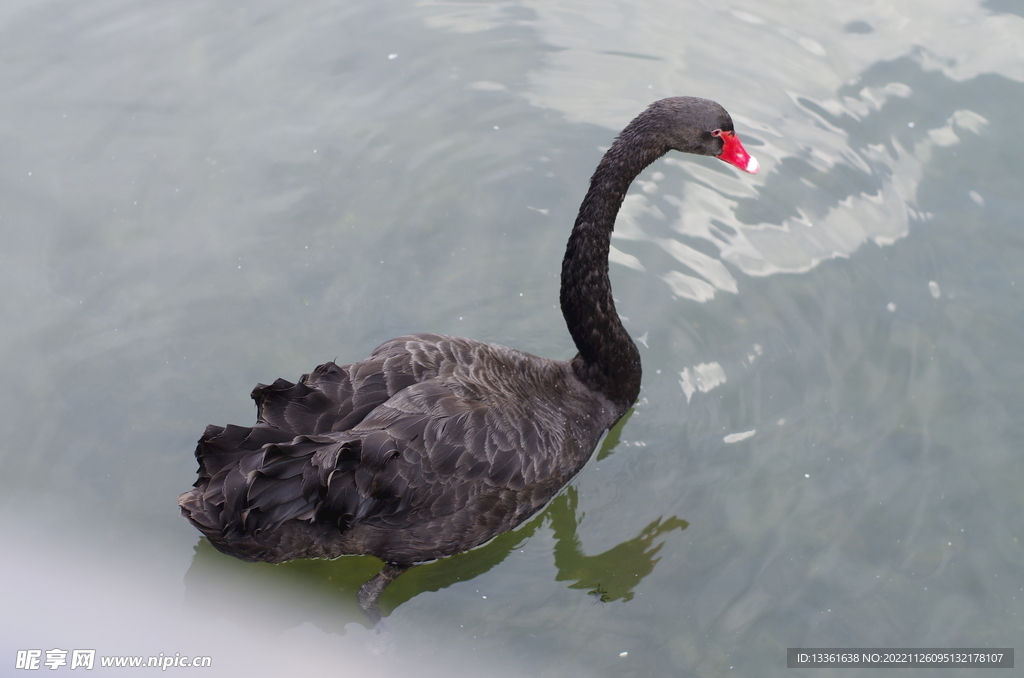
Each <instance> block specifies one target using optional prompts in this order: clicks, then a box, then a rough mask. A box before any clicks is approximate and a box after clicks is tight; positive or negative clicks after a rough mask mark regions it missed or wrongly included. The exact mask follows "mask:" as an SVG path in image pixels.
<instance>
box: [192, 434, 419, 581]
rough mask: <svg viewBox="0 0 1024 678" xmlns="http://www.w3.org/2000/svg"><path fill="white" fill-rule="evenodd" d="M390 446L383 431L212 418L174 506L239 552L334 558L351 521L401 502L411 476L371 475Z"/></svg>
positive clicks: (262, 557)
mask: <svg viewBox="0 0 1024 678" xmlns="http://www.w3.org/2000/svg"><path fill="white" fill-rule="evenodd" d="M395 454H397V448H396V445H395V443H394V441H393V440H392V439H391V438H390V436H388V435H387V434H386V433H384V432H380V431H377V432H372V433H370V434H368V435H364V438H362V439H361V438H358V437H356V436H354V435H352V434H350V433H333V434H330V435H323V436H305V435H300V436H294V437H293V436H292V434H291V433H287V432H284V431H280V430H278V429H277V428H275V427H273V426H270V425H268V424H257V425H256V426H253V427H252V428H245V427H242V426H227V427H225V428H222V427H220V426H208V427H207V428H206V431H205V433H203V437H202V438H201V439H200V440H199V444H198V445H197V447H196V459H197V460H198V461H199V479H198V480H197V481H196V483H195V486H194V487H193V489H191V490H189V491H188V492H185V493H184V494H182V495H181V496H179V497H178V506H179V507H180V509H181V514H182V516H184V517H185V518H186V519H187V520H188V521H189V522H190V523H192V524H193V525H194V526H195V527H196V528H198V529H199V531H200V532H202V533H203V534H205V535H206V536H207V538H208V539H209V540H210V542H211V543H213V545H214V546H215V547H217V549H218V550H220V551H223V552H224V553H228V554H230V555H233V556H236V557H238V558H241V559H243V560H251V561H255V560H259V561H269V562H280V561H283V560H290V559H293V558H312V557H336V556H337V555H339V553H338V552H337V549H339V548H344V547H343V546H341V545H340V543H336V542H338V540H339V539H343V538H344V537H343V533H345V532H346V530H347V529H348V528H349V527H350V526H351V525H352V524H354V523H358V522H360V521H362V520H363V519H364V518H366V517H367V516H369V515H375V514H376V513H377V512H379V511H381V510H382V509H385V508H391V509H394V508H397V507H400V506H401V503H402V502H401V500H400V499H399V497H400V496H401V493H402V490H404V488H405V487H406V486H407V482H406V481H405V480H404V479H403V478H401V477H400V476H397V475H396V474H394V473H392V474H391V476H395V477H391V476H387V474H385V476H387V477H385V476H378V475H377V473H378V472H380V471H382V470H383V469H384V467H385V466H386V465H387V462H388V461H389V460H390V459H391V458H392V457H393V456H394V455H395ZM393 470H394V469H392V471H393ZM286 523H287V524H286Z"/></svg>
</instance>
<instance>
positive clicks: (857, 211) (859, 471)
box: [0, 0, 1024, 676]
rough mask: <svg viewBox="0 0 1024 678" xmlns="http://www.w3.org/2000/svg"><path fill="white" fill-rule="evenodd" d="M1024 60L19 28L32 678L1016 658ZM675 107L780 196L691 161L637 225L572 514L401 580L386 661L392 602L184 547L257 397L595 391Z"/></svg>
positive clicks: (622, 16) (855, 14)
mask: <svg viewBox="0 0 1024 678" xmlns="http://www.w3.org/2000/svg"><path fill="white" fill-rule="evenodd" d="M1021 53H1024V16H1022V15H1021V13H1020V12H1019V11H1018V10H1016V9H1015V8H1014V7H1013V6H1012V3H1001V2H995V1H994V0H992V1H987V2H982V3H980V4H978V3H963V2H951V1H950V2H945V1H944V2H938V3H936V2H916V3H914V2H912V3H909V4H908V3H904V4H903V5H900V6H894V5H892V4H891V3H882V2H877V3H866V4H865V3H858V4H855V5H850V4H848V3H837V2H825V3H797V4H790V5H785V6H779V7H774V8H768V7H766V6H763V5H762V4H761V3H751V2H735V3H731V4H725V5H722V4H704V3H700V2H682V3H680V2H664V1H662V0H651V1H648V2H639V3H638V2H629V3H626V2H599V3H583V4H581V3H575V2H568V1H561V0H559V1H557V2H546V3H539V2H507V3H489V4H470V3H442V2H434V1H428V0H424V1H422V2H399V1H393V0H385V1H384V2H374V3H369V2H362V3H353V2H350V3H344V4H338V3H331V2H316V1H313V0H310V1H304V2H299V3H295V2H292V3H287V4H286V3H281V2H277V1H270V0H268V1H265V2H260V3H248V4H247V5H246V6H245V7H240V8H233V7H228V6H223V7H220V6H215V5H209V4H207V3H199V2H187V1H186V2H178V3H174V4H167V3H153V2H143V1H136V2H129V1H116V0H96V1H94V2H91V3H85V4H83V3H72V2H67V1H66V0H53V1H45V2H33V3H8V4H7V5H5V6H4V8H3V9H0V86H2V89H3V91H4V92H5V96H4V97H3V98H2V100H0V149H2V150H0V232H2V233H3V236H4V239H5V246H4V247H3V249H2V251H0V258H2V264H3V265H2V266H0V271H2V272H3V273H2V274H3V280H4V286H5V291H6V293H5V294H4V295H3V296H2V297H0V316H2V317H3V322H2V323H0V346H2V348H3V352H2V355H3V356H4V358H3V360H2V361H0V374H2V383H4V384H5V386H6V388H4V389H3V390H2V392H0V411H2V412H3V413H4V415H3V418H4V424H5V425H4V430H5V431H6V432H7V436H6V444H5V445H4V447H3V463H4V464H5V473H4V474H3V476H2V480H0V483H2V486H3V489H4V495H5V497H6V501H5V502H3V504H2V506H3V508H2V511H3V520H2V525H3V529H4V540H5V543H7V544H8V554H9V556H8V558H7V559H5V565H4V570H5V573H6V575H7V576H6V577H5V581H6V582H8V583H7V584H6V585H5V586H4V589H3V595H4V597H5V599H7V601H8V603H9V605H10V607H8V606H7V605H5V607H8V609H15V610H17V611H18V614H17V615H16V616H11V617H10V618H9V619H8V623H7V624H6V625H5V629H4V630H5V633H4V637H5V638H6V640H5V644H4V647H5V649H4V651H3V653H4V654H5V655H6V658H2V659H0V661H13V655H14V654H15V651H16V650H17V649H26V648H38V649H44V650H45V649H51V648H53V647H59V648H64V647H67V648H69V649H71V648H95V649H96V650H97V653H98V654H156V653H158V652H163V653H164V654H165V655H166V654H174V653H175V652H180V653H186V652H189V653H192V654H198V655H209V656H211V657H212V658H213V660H214V662H215V665H216V668H217V672H218V674H219V675H240V674H242V673H245V672H251V671H253V670H256V671H260V670H270V669H271V668H273V669H274V670H276V671H279V672H291V671H292V670H295V669H296V667H297V666H299V665H305V666H308V667H309V668H310V669H311V670H323V667H324V666H332V667H338V666H345V667H349V668H351V669H352V671H353V672H355V671H356V670H364V669H365V670H380V668H381V666H382V665H383V666H385V667H389V669H390V670H400V669H401V667H405V668H406V669H408V668H409V667H415V669H416V670H417V671H420V672H421V673H423V674H424V675H470V674H474V673H480V671H481V670H486V671H488V672H489V673H494V672H496V671H504V672H506V673H508V675H530V674H536V675H550V676H594V675H597V676H630V675H636V676H646V675H652V676H662V675H702V676H708V675H722V674H726V673H734V674H736V675H775V674H777V673H782V672H783V667H784V666H785V650H786V648H787V647H798V646H803V647H836V646H839V647H868V646H879V647H886V646H888V647H898V646H905V647H906V646H918V647H965V646H989V647H1008V646H1013V644H1014V642H1015V641H1016V639H1018V638H1020V637H1022V631H1024V628H1022V627H1024V619H1022V616H1024V547H1022V544H1021V541H1020V540H1021V538H1024V534H1022V530H1021V527H1020V526H1021V521H1020V516H1021V515H1022V513H1024V468H1022V464H1021V462H1020V448H1021V445H1020V440H1021V439H1022V434H1024V430H1022V429H1024V424H1022V422H1024V411H1022V410H1024V405H1022V403H1024V400H1022V398H1021V397H1020V384H1021V383H1022V381H1024V361H1022V360H1021V357H1020V346H1021V342H1022V339H1024V304H1022V301H1021V295H1020V293H1019V290H1018V287H1019V285H1018V283H1019V284H1020V285H1024V280H1019V278H1021V275H1020V272H1021V270H1022V265H1021V264H1022V261H1024V235H1022V231H1021V229H1020V223H1019V214H1020V213H1021V211H1022V208H1024V198H1022V196H1021V191H1020V187H1019V184H1020V180H1019V177H1020V171H1019V168H1018V165H1019V162H1020V158H1021V157H1022V156H1024V144H1022V142H1021V139H1022V138H1024V129H1022V127H1024V125H1022V122H1021V116H1020V111H1021V110H1024V62H1022V61H1021V60H1020V58H1019V55H1020V54H1021ZM680 94H691V95H697V96H704V97H708V98H713V99H716V100H718V101H719V102H721V103H722V104H723V105H724V106H726V108H728V109H729V111H730V112H731V113H732V115H733V117H734V119H735V121H736V124H737V128H738V131H739V133H740V135H741V137H742V138H743V140H744V143H745V144H746V146H747V148H748V149H749V150H750V151H751V152H752V153H753V154H754V155H756V156H757V158H758V160H759V161H760V163H761V166H762V171H761V173H760V174H758V175H757V176H756V177H751V176H749V175H742V174H741V173H739V172H737V171H734V170H733V169H732V168H730V167H728V166H726V165H725V164H723V163H720V162H718V161H716V160H714V159H709V158H694V157H689V156H681V155H678V154H676V155H673V156H668V157H666V158H665V159H663V160H661V161H659V162H658V163H657V164H655V165H654V166H652V167H651V168H649V169H648V170H647V171H645V172H644V173H643V174H642V175H641V177H640V179H639V180H638V182H637V183H636V184H635V186H634V188H633V191H632V192H631V194H630V195H629V196H628V197H627V200H626V205H625V208H624V211H623V213H622V214H621V215H620V218H619V221H618V224H617V230H616V237H615V239H614V240H613V246H614V251H613V264H612V278H613V284H614V286H615V293H616V300H617V303H618V306H619V308H620V310H621V311H622V313H623V315H624V316H625V317H626V325H627V328H628V329H629V331H630V332H631V333H632V334H633V336H634V337H637V339H638V341H639V343H640V349H641V353H642V358H643V362H644V386H643V392H642V394H641V397H640V400H639V402H638V403H637V405H636V407H635V409H634V410H633V412H632V413H631V414H630V416H629V417H628V418H626V420H625V421H624V422H623V423H622V425H621V426H619V427H617V428H616V429H615V430H614V431H613V432H612V433H611V434H610V435H609V437H608V438H607V439H606V441H605V442H604V444H603V445H602V448H601V449H600V451H599V453H598V454H597V455H595V459H594V460H593V461H592V462H591V463H590V465H588V467H587V468H586V469H585V470H584V472H583V473H582V474H581V475H580V476H579V477H578V479H577V480H576V481H575V482H574V483H573V484H572V485H571V486H570V487H569V488H567V490H566V491H565V492H563V493H562V494H561V495H560V496H559V497H558V498H557V499H556V500H555V501H554V502H553V503H552V504H551V505H550V506H549V507H548V508H547V509H546V510H545V511H544V512H543V513H542V514H540V515H538V516H537V517H535V518H534V519H533V520H531V521H530V522H528V523H527V524H525V525H524V526H522V527H521V528H520V529H519V530H517V531H515V532H513V533H511V534H508V535H505V536H503V537H501V538H499V539H497V540H495V541H494V542H492V543H491V544H489V545H487V546H486V547H484V548H481V549H478V550H476V551H473V552H470V553H467V554H463V555H460V556H457V557H454V558H451V559H449V560H446V561H442V562H438V563H434V564H431V565H428V566H424V567H422V568H418V569H416V570H414V571H412V572H410V573H408V574H406V575H404V576H403V577H402V578H401V579H399V580H398V581H397V582H396V583H395V584H394V585H393V586H392V587H391V588H390V589H389V590H388V592H387V594H386V595H385V597H384V600H383V606H384V607H385V608H387V609H388V610H391V615H390V617H389V622H390V627H391V637H392V641H389V642H390V644H389V645H388V646H387V647H385V648H384V651H383V652H382V653H379V654H377V653H375V652H379V651H380V650H381V647H380V644H379V643H377V644H374V643H375V642H376V641H375V640H374V638H373V637H371V636H370V634H369V633H368V632H367V631H366V629H365V628H364V626H363V625H362V623H361V618H360V616H359V614H358V612H357V611H356V610H355V608H354V600H353V593H354V590H355V588H356V587H358V585H359V584H360V583H361V582H362V581H364V580H365V579H366V578H367V577H369V576H371V575H372V574H373V572H374V568H375V567H376V566H377V565H378V563H376V561H374V560H373V559H369V558H343V559H340V560H338V561H334V562H299V563H290V564H286V565H282V566H265V565H251V564H245V563H241V562H238V561H235V560H233V559H230V558H227V557H224V556H222V555H220V554H218V553H217V552H215V551H213V549H212V548H210V547H209V545H208V544H206V543H205V542H204V541H202V540H201V539H200V538H199V535H198V534H197V533H196V532H195V530H194V529H193V528H191V527H190V526H189V525H188V524H187V523H186V522H185V521H184V520H182V519H181V518H180V517H179V516H178V514H177V510H176V507H175V500H176V496H177V494H178V493H179V492H181V491H183V490H185V489H186V488H187V487H188V486H189V485H190V484H191V482H192V481H193V479H194V477H195V476H194V471H195V461H194V459H193V457H192V451H193V449H194V444H195V440H196V439H197V438H198V436H199V434H200V433H201V432H202V430H203V428H204V426H205V425H206V424H208V423H217V424H226V423H229V422H230V423H240V424H245V423H250V422H252V421H253V418H254V413H253V408H252V405H251V403H250V401H249V399H248V396H247V394H248V392H249V391H250V390H251V388H252V387H253V386H254V385H255V384H256V383H258V382H264V383H269V382H270V381H272V380H273V379H275V378H277V377H279V376H280V377H285V378H288V379H295V378H297V377H298V376H299V375H300V374H302V373H304V372H308V371H309V370H310V369H312V368H313V367H314V366H316V365H317V364H319V363H321V362H324V361H326V360H331V359H337V360H340V361H349V360H354V359H357V358H359V357H362V356H364V355H365V354H367V353H368V352H369V351H370V350H371V349H372V348H373V347H374V346H376V345H377V344H378V343H380V342H381V341H382V340H384V339H387V338H389V337H392V336H397V335H400V334H403V333H407V332H414V331H433V332H441V333H451V334H460V335H464V336H470V337H474V338H479V339H483V340H488V341H494V342H498V343H502V344H506V345H510V346H514V347H516V348H520V349H522V350H526V351H529V352H532V353H536V354H540V355H545V356H551V357H558V358H565V357H569V356H571V355H572V353H573V347H572V345H571V341H570V340H569V337H568V335H567V333H566V331H565V329H564V324H563V323H562V321H561V317H560V315H559V312H558V309H557V294H558V289H557V285H558V277H557V273H558V270H559V265H560V261H561V256H562V251H563V247H564V242H565V239H566V237H567V235H568V230H569V228H570V226H571V224H572V221H573V218H574V215H575V210H576V208H577V207H578V205H579V201H580V200H581V199H582V196H583V193H584V190H585V187H586V182H587V179H588V177H589V174H590V172H591V171H592V170H593V167H594V165H595V164H596V163H597V160H598V159H599V157H600V153H601V151H602V150H603V149H604V148H607V146H608V145H609V144H610V142H611V140H612V138H613V137H614V135H615V133H616V132H617V131H618V130H619V129H621V127H622V126H623V125H625V124H626V123H627V122H628V121H629V120H630V119H631V117H632V116H634V115H635V114H636V113H638V112H639V111H641V110H642V109H643V108H644V107H645V106H646V105H647V104H648V103H649V102H651V101H653V100H655V99H658V98H661V97H665V96H673V95H680ZM76 601H77V604H76ZM101 609H102V610H105V611H101ZM97 618H99V619H100V620H101V621H100V622H97V621H96V620H97ZM104 628H105V629H106V630H102V629H104ZM368 646H369V649H368ZM480 667H485V669H481V668H480ZM495 667H498V668H495ZM65 670H67V669H65ZM848 673H849V674H850V675H856V674H857V672H856V671H849V672H848ZM933 673H934V674H935V675H960V672H955V671H952V670H948V671H943V670H935V671H933ZM495 675H497V674H495Z"/></svg>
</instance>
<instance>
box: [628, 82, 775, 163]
mask: <svg viewBox="0 0 1024 678" xmlns="http://www.w3.org/2000/svg"><path fill="white" fill-rule="evenodd" d="M629 127H635V128H636V130H637V132H640V133H641V134H651V135H654V136H656V137H658V138H659V140H660V141H661V143H664V144H665V145H666V146H667V148H666V149H665V150H670V149H671V150H676V151H680V152H682V153H695V154H697V155H711V156H714V157H716V158H718V159H719V160H724V161H725V162H727V163H729V164H730V165H734V166H735V167H738V168H740V169H741V170H743V171H744V172H749V173H750V174H757V171H758V170H759V169H761V167H760V165H759V164H758V162H757V159H755V158H754V157H753V156H751V155H750V154H749V153H747V149H745V148H743V144H741V143H740V138H739V137H738V136H737V135H736V129H735V128H734V127H733V124H732V118H731V117H730V116H729V113H728V112H727V111H726V110H725V109H724V108H722V107H721V106H720V105H719V104H717V103H715V102H714V101H711V100H710V99H700V98H698V97H672V98H670V99H662V100H661V101H655V102H654V103H653V104H651V105H650V106H649V107H648V108H647V110H646V111H644V112H643V113H641V114H640V116H639V117H637V119H636V120H634V121H633V122H632V123H630V126H629ZM627 129H629V128H627Z"/></svg>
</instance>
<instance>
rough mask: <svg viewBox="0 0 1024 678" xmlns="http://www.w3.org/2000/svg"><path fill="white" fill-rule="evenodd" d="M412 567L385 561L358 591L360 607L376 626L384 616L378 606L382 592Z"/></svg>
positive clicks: (357, 598)
mask: <svg viewBox="0 0 1024 678" xmlns="http://www.w3.org/2000/svg"><path fill="white" fill-rule="evenodd" d="M410 567H412V566H411V565H397V564H395V563H385V564H384V567H383V568H381V571H380V572H378V573H377V576H376V577H374V578H373V579H371V580H370V581H368V582H366V583H365V584H363V585H362V586H360V587H359V592H358V593H356V601H358V603H359V608H360V609H361V610H362V611H363V614H365V615H366V617H367V619H369V620H370V623H371V624H373V625H374V626H377V625H378V624H380V621H381V618H382V617H383V615H382V614H381V613H380V608H379V607H378V606H377V601H378V600H380V594H382V593H384V589H385V588H387V585H388V584H390V583H391V582H393V581H394V580H395V579H396V578H397V577H398V575H400V574H402V573H403V572H405V571H406V570H408V569H409V568H410Z"/></svg>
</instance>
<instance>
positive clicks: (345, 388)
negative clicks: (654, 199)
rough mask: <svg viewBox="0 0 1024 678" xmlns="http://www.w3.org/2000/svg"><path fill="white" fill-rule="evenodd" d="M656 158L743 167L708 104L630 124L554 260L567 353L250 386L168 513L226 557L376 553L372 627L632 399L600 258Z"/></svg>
mask: <svg viewBox="0 0 1024 678" xmlns="http://www.w3.org/2000/svg"><path fill="white" fill-rule="evenodd" d="M669 150H677V151H682V152H683V153H695V154H698V155H709V156H715V157H717V158H720V159H722V160H724V161H726V162H728V163H730V164H732V165H735V166H736V167H738V168H739V169H741V170H743V171H745V172H750V173H752V174H753V173H756V172H757V171H758V164H757V161H756V160H755V159H754V158H752V157H750V155H749V154H748V153H747V152H746V150H745V149H744V148H743V146H742V144H741V143H740V141H739V138H738V137H737V136H736V133H735V131H734V128H733V123H732V119H731V118H730V117H729V114H728V113H727V112H726V111H725V109H724V108H722V107H721V106H720V105H718V104H717V103H715V102H713V101H709V100H707V99H698V98H694V97H676V98H670V99H662V100H661V101H656V102H655V103H653V104H651V105H650V106H649V107H648V108H647V110H645V111H644V112H643V113H641V114H640V115H639V116H637V118H636V119H635V120H633V121H632V122H631V123H629V125H628V126H627V127H626V128H625V129H624V130H623V131H622V133H621V134H619V136H618V137H617V138H616V139H615V142H614V143H613V144H612V146H611V148H610V149H608V152H607V153H605V155H604V157H603V158H602V159H601V162H600V164H598V166H597V170H596V171H595V172H594V175H593V177H592V178H591V180H590V190H589V191H587V195H586V197H585V198H584V199H583V204H582V205H581V206H580V211H579V215H578V216H577V217H576V223H575V225H574V226H573V229H572V234H571V235H570V236H569V243H568V245H567V246H566V250H565V258H564V260H563V261H562V287H561V304H562V314H563V315H564V316H565V322H566V325H568V328H569V333H570V334H571V335H572V338H573V341H574V342H575V344H576V348H577V349H578V351H579V353H577V354H576V356H575V357H574V358H572V359H571V360H550V359H548V358H539V357H537V356H533V355H530V354H528V353H523V352H522V351H517V350H515V349H511V348H504V347H502V346H494V345H492V344H485V343H483V342H479V341H474V340H472V339H461V338H457V337H448V336H442V335H437V334H411V335H408V336H404V337H399V338H397V339H392V340H391V341H388V342H385V343H384V344H381V345H380V346H378V347H377V348H376V349H374V351H373V352H372V353H371V354H370V356H369V357H368V358H366V359H365V360H362V361H359V362H356V363H352V364H350V365H341V366H339V365H336V364H334V363H326V364H324V365H321V366H319V367H317V368H316V369H315V370H313V372H312V373H311V374H306V375H303V376H302V378H300V379H299V381H298V383H296V384H292V383H291V382H288V381H285V380H283V379H278V380H277V381H275V382H274V383H273V384H271V385H269V386H266V385H263V384H260V385H258V386H257V387H256V388H255V389H254V390H253V392H252V398H253V399H254V400H255V401H256V408H257V423H256V425H255V426H252V427H241V426H232V425H229V426H227V427H226V428H222V427H220V426H208V427H207V428H206V431H205V432H204V433H203V436H202V438H201V439H200V440H199V444H198V446H197V447H196V459H198V461H199V471H198V473H199V479H198V480H197V481H196V483H195V486H194V489H192V490H189V491H188V492H185V493H184V494H182V495H181V496H180V497H179V498H178V506H179V507H180V508H181V513H182V515H183V516H184V517H185V518H187V519H188V520H189V522H191V523H192V524H193V525H195V526H196V527H197V528H199V530H200V531H201V532H202V533H203V534H205V535H206V537H207V538H208V539H209V540H210V542H211V543H212V544H213V545H214V546H215V547H216V548H217V549H219V550H220V551H222V552H224V553H227V554H230V555H233V556H236V557H238V558H241V559H243V560H248V561H267V562H272V563H276V562H282V561H286V560H292V559H294V558H336V557H338V556H341V555H346V554H370V555H374V556H376V557H378V558H380V559H381V560H383V561H384V563H385V565H384V567H383V568H382V569H381V571H380V573H379V574H377V575H376V576H375V577H374V578H372V579H370V580H369V581H368V582H366V583H365V584H363V586H362V587H361V588H360V589H359V593H358V595H357V599H358V601H359V604H360V607H362V609H363V611H364V612H365V613H366V615H367V616H368V617H369V618H370V620H371V621H374V622H377V621H379V620H380V611H379V608H378V606H377V599H378V598H379V596H380V594H381V592H383V590H384V588H385V587H386V586H387V585H388V584H389V583H390V582H391V581H392V580H394V578H395V577H397V576H398V575H400V574H401V573H402V572H403V571H405V570H406V569H408V568H409V567H411V566H412V565H414V564H416V563H422V562H425V561H429V560H435V559H437V558H442V557H444V556H450V555H452V554H454V553H459V552H461V551H466V550H468V549H471V548H473V547H475V546H479V545H480V544H483V543H484V542H486V541H488V540H490V539H491V538H492V537H494V536H496V535H498V534H500V533H502V532H505V531H507V530H510V529H512V528H514V527H515V526H517V525H519V524H520V523H522V522H523V521H524V520H526V519H527V518H529V517H530V516H531V515H533V514H535V513H536V512H537V511H538V510H539V509H541V508H542V507H544V506H545V505H546V504H547V503H548V502H549V501H550V500H551V499H552V497H554V496H555V494H556V493H558V491H559V490H560V489H561V488H562V487H563V486H564V485H565V484H566V483H567V482H568V481H569V480H570V479H572V478H573V476H575V475H576V473H577V472H579V470H580V468H582V467H583V465H584V464H585V463H586V461H587V460H588V459H589V458H590V456H591V454H592V453H593V450H594V448H595V446H596V445H597V443H598V441H599V439H600V438H601V436H602V434H603V433H604V432H605V431H606V430H608V429H609V428H610V427H611V426H612V425H614V424H615V422H616V421H618V419H619V418H620V417H622V415H623V414H625V412H626V410H628V409H629V408H630V407H631V406H632V405H633V402H634V401H635V400H636V398H637V395H638V394H639V392H640V354H639V352H638V351H637V348H636V346H635V345H634V344H633V341H632V340H631V339H630V337H629V335H628V334H627V333H626V330H625V329H624V328H623V326H622V323H621V322H620V320H619V316H618V315H617V314H616V312H615V304H614V303H613V301H612V289H611V283H610V282H609V279H608V252H609V246H610V241H611V234H612V227H613V226H614V225H615V216H616V214H617V213H618V211H619V207H620V206H621V204H622V201H623V198H624V197H625V195H626V191H627V189H628V188H629V185H630V183H632V181H633V179H634V178H635V177H636V176H637V174H639V173H640V171H641V170H642V169H644V168H645V167H647V166H648V165H650V164H651V163H652V162H654V161H655V160H657V159H658V158H659V157H661V156H662V155H664V154H665V153H667V152H668V151H669Z"/></svg>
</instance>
